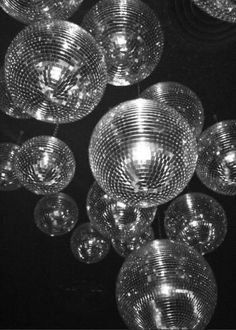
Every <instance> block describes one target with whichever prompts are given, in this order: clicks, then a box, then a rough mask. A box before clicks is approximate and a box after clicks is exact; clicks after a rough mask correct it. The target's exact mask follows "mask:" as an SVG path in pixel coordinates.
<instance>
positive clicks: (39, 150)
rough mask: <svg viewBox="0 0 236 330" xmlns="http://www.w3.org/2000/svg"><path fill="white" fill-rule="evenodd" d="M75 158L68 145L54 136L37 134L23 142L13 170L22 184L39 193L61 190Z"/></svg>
mask: <svg viewBox="0 0 236 330" xmlns="http://www.w3.org/2000/svg"><path fill="white" fill-rule="evenodd" d="M75 166H76V164H75V159H74V156H73V154H72V152H71V150H70V149H69V147H68V146H67V145H66V144H65V143H64V142H63V141H61V140H59V139H57V138H55V137H53V136H37V137H34V138H32V139H29V140H27V141H26V142H25V143H23V144H22V146H21V148H20V150H19V152H18V153H17V157H15V158H14V169H15V173H16V176H17V178H18V179H19V181H20V182H21V184H22V185H23V186H24V187H25V188H26V189H28V190H30V191H31V192H33V193H35V194H39V195H48V194H53V193H57V192H59V191H60V190H62V189H64V188H65V187H66V186H67V185H68V184H69V183H70V181H71V180H72V178H73V176H74V173H75Z"/></svg>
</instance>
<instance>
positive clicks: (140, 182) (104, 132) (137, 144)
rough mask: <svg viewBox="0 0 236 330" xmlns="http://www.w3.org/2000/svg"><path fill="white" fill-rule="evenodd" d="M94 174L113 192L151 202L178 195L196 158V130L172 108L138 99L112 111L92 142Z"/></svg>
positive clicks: (129, 199)
mask: <svg viewBox="0 0 236 330" xmlns="http://www.w3.org/2000/svg"><path fill="white" fill-rule="evenodd" d="M89 160H90V166H91V169H92V172H93V175H94V177H95V180H96V181H97V182H98V184H99V185H100V186H101V188H102V189H103V190H104V191H105V192H106V193H107V194H108V195H109V196H111V197H112V198H114V199H116V200H119V201H121V202H123V203H125V204H128V205H136V206H140V207H152V206H156V205H158V204H162V203H165V202H167V201H169V200H171V199H172V198H174V197H175V196H177V195H178V194H179V193H180V192H181V191H182V190H183V189H184V188H185V186H186V185H187V183H188V182H189V180H190V179H191V177H192V175H193V173H194V170H195V166H196V161H197V145H196V139H195V136H194V134H193V133H192V131H191V129H190V127H189V125H188V124H187V122H186V121H185V120H184V118H183V117H182V116H181V115H180V114H179V113H178V112H177V111H175V110H174V109H172V108H170V107H168V106H167V105H165V104H163V103H159V102H156V101H153V100H147V99H136V100H131V101H127V102H124V103H121V104H119V105H118V106H116V107H114V108H112V109H111V110H110V111H108V112H107V113H106V114H105V115H104V116H103V117H102V119H101V120H100V121H99V122H98V124H97V125H96V127H95V129H94V131H93V134H92V137H91V141H90V146H89Z"/></svg>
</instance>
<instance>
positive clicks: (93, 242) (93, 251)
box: [70, 223, 110, 264]
mask: <svg viewBox="0 0 236 330" xmlns="http://www.w3.org/2000/svg"><path fill="white" fill-rule="evenodd" d="M70 245H71V251H72V253H73V255H74V256H75V258H76V259H78V260H79V261H82V262H84V263H86V264H93V263H96V262H99V261H101V260H102V259H104V258H105V257H106V256H107V254H108V252H109V250H110V241H109V240H108V239H107V238H105V237H104V236H102V235H101V234H100V233H99V232H98V231H97V230H96V229H95V228H93V227H92V225H91V224H90V223H84V224H82V225H80V226H79V227H77V228H76V229H75V230H74V231H73V233H72V235H71V240H70Z"/></svg>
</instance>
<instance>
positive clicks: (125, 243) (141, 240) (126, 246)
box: [111, 226, 155, 258]
mask: <svg viewBox="0 0 236 330" xmlns="http://www.w3.org/2000/svg"><path fill="white" fill-rule="evenodd" d="M154 238H155V234H154V231H153V229H152V227H151V226H150V227H148V228H146V230H145V231H144V232H142V233H141V234H139V235H137V236H135V237H131V238H129V239H126V240H125V239H118V238H112V240H111V242H112V246H113V248H114V249H115V251H116V252H117V253H118V254H119V255H120V256H121V257H124V258H125V257H127V256H128V255H129V254H130V253H131V252H133V251H135V250H137V249H139V248H140V247H141V246H144V245H145V244H147V243H148V242H150V241H153V240H154Z"/></svg>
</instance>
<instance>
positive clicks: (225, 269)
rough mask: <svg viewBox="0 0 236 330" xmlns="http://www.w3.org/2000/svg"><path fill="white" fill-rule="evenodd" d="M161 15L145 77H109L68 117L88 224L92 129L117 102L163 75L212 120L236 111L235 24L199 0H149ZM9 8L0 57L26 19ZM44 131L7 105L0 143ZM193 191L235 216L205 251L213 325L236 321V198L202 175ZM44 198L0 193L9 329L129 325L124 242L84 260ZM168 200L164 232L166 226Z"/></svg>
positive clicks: (76, 192) (0, 276) (63, 130)
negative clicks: (122, 272)
mask: <svg viewBox="0 0 236 330" xmlns="http://www.w3.org/2000/svg"><path fill="white" fill-rule="evenodd" d="M94 2H95V1H91V0H84V3H83V4H82V6H81V7H80V9H79V10H78V12H77V13H75V14H74V15H73V17H72V18H71V19H70V21H72V22H74V23H78V24H80V22H81V19H82V17H83V15H84V14H85V12H86V11H87V10H88V8H89V7H91V6H92V4H93V3H94ZM145 2H146V3H147V4H149V5H150V6H151V8H153V9H154V10H155V11H156V13H157V14H158V16H159V18H160V20H161V22H162V26H163V30H164V35H165V49H164V53H163V56H162V59H161V61H160V63H159V65H158V67H157V68H156V70H155V71H154V72H153V73H152V75H151V76H150V77H149V78H147V79H146V80H144V81H143V82H141V83H140V86H137V85H134V86H130V87H120V88H119V87H113V86H108V87H107V89H106V92H105V95H104V97H103V99H102V101H101V102H100V104H99V106H98V107H97V108H96V109H95V110H94V111H93V112H92V113H91V114H90V115H88V116H87V117H85V118H84V119H82V120H81V121H77V122H74V123H71V124H65V125H61V126H60V127H59V131H58V135H57V137H58V138H60V139H61V140H63V141H65V142H66V143H67V144H68V145H69V146H70V148H71V149H72V151H73V152H74V155H75V158H76V162H77V169H76V174H75V177H74V179H73V181H72V182H71V184H70V185H69V186H68V187H67V188H66V189H65V192H66V193H68V194H69V195H70V196H72V197H73V198H74V199H75V200H76V202H77V204H78V207H79V211H80V217H79V223H83V222H86V221H88V218H87V214H86V208H85V202H86V195H87V192H88V189H89V187H90V185H91V184H92V182H93V177H92V174H91V171H90V168H89V163H88V144H89V139H90V136H91V133H92V130H93V128H94V126H95V124H96V123H97V121H98V120H99V118H101V116H102V115H103V114H104V113H105V112H107V111H108V109H109V108H111V107H112V106H114V105H116V104H118V103H120V102H122V101H125V100H128V99H133V98H136V97H137V96H138V91H139V88H140V90H141V91H142V90H143V89H145V88H146V87H147V86H150V85H152V84H153V83H155V82H159V81H168V80H169V81H177V82H181V83H182V84H185V85H186V86H188V87H190V88H191V89H192V90H193V91H195V92H196V93H197V94H198V95H199V97H200V99H201V101H202V103H203V106H204V109H205V127H208V126H209V125H211V124H213V123H214V122H216V121H221V120H224V119H236V115H235V106H236V92H235V90H236V78H235V77H236V74H235V73H236V61H235V58H236V25H232V24H229V23H224V22H221V21H218V20H216V19H213V18H210V17H209V16H207V15H206V14H204V13H202V12H201V11H200V10H198V9H197V8H195V7H194V6H191V3H190V0H186V1H185V0H158V1H157V0H147V1H145ZM23 27H24V26H23V24H21V23H18V22H17V21H16V20H14V19H13V18H11V17H9V16H8V15H7V14H5V13H4V12H3V11H2V10H1V11H0V49H1V51H0V57H1V58H0V60H1V64H3V62H4V54H5V52H6V50H7V47H8V46H9V44H10V42H11V40H12V38H13V37H14V36H15V35H16V34H17V32H19V31H20V30H21V29H22V28H23ZM21 131H23V132H24V134H23V138H22V139H23V141H24V140H26V139H28V138H30V137H33V136H37V135H51V134H52V133H53V131H54V126H53V125H51V124H46V123H43V122H40V121H36V120H34V119H30V120H17V119H13V118H11V117H8V116H7V115H5V114H3V113H0V132H1V135H0V137H1V138H0V142H13V143H16V142H17V140H18V137H19V135H20V132H21ZM186 191H189V192H191V191H198V192H205V193H207V194H209V195H211V196H213V197H215V198H216V199H217V200H218V201H219V202H220V203H221V204H222V205H223V207H224V208H225V210H226V213H227V216H228V234H227V236H226V239H225V241H224V243H223V244H222V245H221V246H220V247H219V248H218V249H217V250H216V251H215V252H213V253H211V254H209V255H206V259H207V261H208V262H209V264H210V265H211V267H212V269H213V271H214V273H215V277H216V280H217V283H218V304H217V308H216V311H215V314H214V316H213V318H212V320H211V323H210V324H209V326H208V328H211V329H212V328H213V329H222V328H224V329H235V328H236V313H235V297H236V284H235V283H236V281H235V278H236V267H235V260H236V240H235V238H236V224H235V221H236V206H235V205H236V199H235V198H234V197H224V196H221V195H217V194H215V193H213V192H211V191H210V190H208V189H207V188H205V187H204V186H203V185H202V184H201V183H200V182H199V180H198V179H197V178H196V176H194V177H193V179H192V181H191V182H190V184H189V186H188V187H187V189H186ZM39 198H40V197H39V196H36V195H34V194H32V193H31V192H29V191H26V190H25V189H23V188H22V189H20V190H17V191H13V192H0V215H1V216H0V223H1V230H0V267H1V268H0V297H1V298H0V301H1V307H0V326H1V328H8V329H9V328H11V329H14V328H26V329H29V328H63V329H68V328H73V329H75V328H76V329H108V328H110V329H120V328H126V327H125V325H124V323H123V321H122V320H121V318H120V316H119V314H118V312H117V308H116V302H115V283H116V277H117V274H118V271H119V269H120V267H121V265H122V262H123V259H122V258H121V257H119V256H118V255H117V254H116V253H115V251H113V250H111V251H110V253H109V255H108V256H107V257H106V258H105V259H104V260H103V261H102V262H100V263H97V264H94V265H85V264H82V263H80V262H78V261H77V260H76V259H75V258H74V257H73V255H72V253H71V251H70V245H69V240H70V234H67V235H64V236H61V237H57V238H50V237H48V236H46V235H45V234H43V233H42V232H40V231H39V230H38V229H37V228H36V226H35V224H34V220H33V210H34V207H35V204H36V202H37V201H38V199H39ZM166 207H167V205H163V206H161V207H160V211H159V222H158V220H157V219H156V221H155V223H154V230H155V235H156V237H157V238H158V237H165V235H164V233H163V226H162V222H163V214H164V211H165V209H166Z"/></svg>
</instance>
